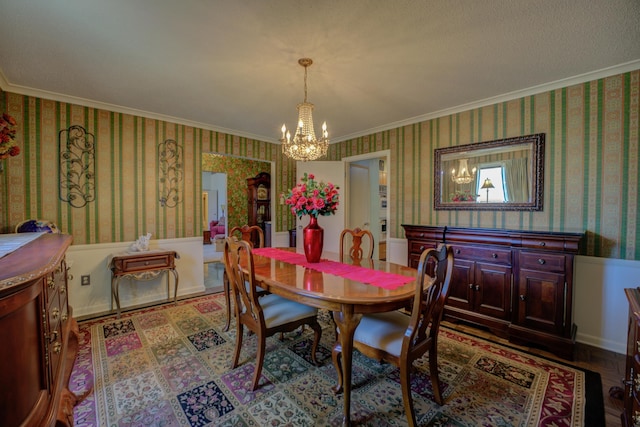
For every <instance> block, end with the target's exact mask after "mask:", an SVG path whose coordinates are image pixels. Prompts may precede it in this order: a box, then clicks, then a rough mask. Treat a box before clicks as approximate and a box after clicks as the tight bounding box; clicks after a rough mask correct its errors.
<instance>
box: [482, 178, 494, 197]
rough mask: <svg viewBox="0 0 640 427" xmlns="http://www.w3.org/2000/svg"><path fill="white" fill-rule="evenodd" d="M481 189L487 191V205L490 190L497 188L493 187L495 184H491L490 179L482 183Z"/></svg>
mask: <svg viewBox="0 0 640 427" xmlns="http://www.w3.org/2000/svg"><path fill="white" fill-rule="evenodd" d="M480 188H481V189H483V190H484V189H485V188H486V189H487V203H489V189H490V188H495V187H494V186H493V183H492V182H491V180H490V179H489V178H487V179H485V180H484V182H483V183H482V187H480Z"/></svg>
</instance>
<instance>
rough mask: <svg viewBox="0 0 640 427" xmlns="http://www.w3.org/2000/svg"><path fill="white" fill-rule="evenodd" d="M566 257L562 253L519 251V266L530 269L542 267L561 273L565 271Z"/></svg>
mask: <svg viewBox="0 0 640 427" xmlns="http://www.w3.org/2000/svg"><path fill="white" fill-rule="evenodd" d="M566 261H567V257H566V256H565V255H562V254H549V253H546V252H524V251H523V252H520V268H528V269H532V270H538V269H544V270H545V271H555V272H559V273H562V272H564V271H565V263H566Z"/></svg>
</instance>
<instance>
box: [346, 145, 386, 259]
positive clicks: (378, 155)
mask: <svg viewBox="0 0 640 427" xmlns="http://www.w3.org/2000/svg"><path fill="white" fill-rule="evenodd" d="M370 159H384V161H385V162H386V165H387V207H386V212H385V217H386V218H387V237H388V236H389V224H390V216H389V214H390V203H389V202H388V201H389V200H391V188H392V186H391V176H392V173H391V162H390V159H391V150H381V151H373V152H371V153H366V154H358V155H357V156H350V157H343V158H342V161H343V162H345V164H346V165H345V169H347V170H348V168H349V163H351V162H357V161H360V160H370ZM345 185H346V186H347V187H348V186H349V182H346V183H345ZM349 200H350V199H349ZM346 205H347V206H345V210H346V212H345V215H346V218H349V213H350V206H349V203H346ZM371 224H372V226H373V224H377V221H375V220H374V218H373V217H371ZM389 248H390V245H389V244H387V250H386V259H389ZM376 258H377V257H376Z"/></svg>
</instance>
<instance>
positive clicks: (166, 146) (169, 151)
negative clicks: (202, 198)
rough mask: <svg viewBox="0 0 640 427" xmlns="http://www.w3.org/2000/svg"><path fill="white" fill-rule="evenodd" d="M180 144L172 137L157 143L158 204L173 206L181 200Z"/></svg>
mask: <svg viewBox="0 0 640 427" xmlns="http://www.w3.org/2000/svg"><path fill="white" fill-rule="evenodd" d="M182 167H183V165H182V146H181V145H179V144H178V143H177V142H176V141H175V140H173V139H167V140H166V141H164V142H161V143H159V144H158V168H159V176H160V206H162V207H168V208H175V207H176V206H177V204H178V203H180V202H181V201H182V199H181V198H182V194H181V192H180V186H181V184H182V179H183V174H184V172H183V170H182Z"/></svg>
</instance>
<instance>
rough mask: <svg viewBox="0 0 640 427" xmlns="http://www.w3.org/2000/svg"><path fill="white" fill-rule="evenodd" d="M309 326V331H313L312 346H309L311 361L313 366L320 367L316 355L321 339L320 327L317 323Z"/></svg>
mask: <svg viewBox="0 0 640 427" xmlns="http://www.w3.org/2000/svg"><path fill="white" fill-rule="evenodd" d="M309 326H311V329H313V332H314V334H313V344H312V345H311V360H312V361H313V364H314V365H316V366H320V364H319V363H318V359H317V357H316V354H317V353H318V345H319V344H320V338H321V337H322V326H320V324H319V323H318V322H317V321H316V322H314V323H311V324H310V325H309ZM303 327H304V325H303Z"/></svg>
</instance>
